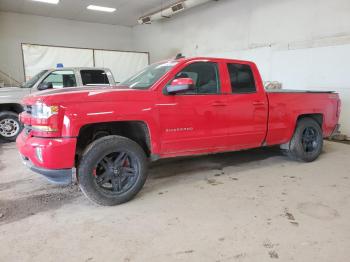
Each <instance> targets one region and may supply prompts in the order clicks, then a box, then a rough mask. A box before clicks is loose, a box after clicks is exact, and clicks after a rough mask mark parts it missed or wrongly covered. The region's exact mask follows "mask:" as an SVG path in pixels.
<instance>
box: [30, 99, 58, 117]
mask: <svg viewBox="0 0 350 262" xmlns="http://www.w3.org/2000/svg"><path fill="white" fill-rule="evenodd" d="M57 114H58V106H47V105H45V104H43V103H36V104H34V105H33V106H32V116H33V117H34V118H44V119H47V118H49V117H50V116H53V115H57Z"/></svg>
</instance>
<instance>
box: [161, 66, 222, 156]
mask: <svg viewBox="0 0 350 262" xmlns="http://www.w3.org/2000/svg"><path fill="white" fill-rule="evenodd" d="M222 67H223V64H221V63H219V62H214V61H190V62H189V63H187V64H186V65H185V66H184V67H183V68H182V69H180V70H179V71H178V72H176V75H175V77H174V78H188V77H189V78H192V80H193V82H194V83H195V90H191V91H188V92H186V93H181V94H176V95H170V94H166V92H165V90H166V86H165V87H164V89H163V94H161V96H160V97H159V99H158V101H157V102H158V103H157V104H156V106H157V107H158V109H159V117H160V119H159V123H160V127H161V139H160V141H161V151H162V154H163V155H177V154H179V153H180V152H181V154H186V153H187V154H190V153H191V152H196V151H197V152H208V151H210V150H211V149H212V148H214V147H221V146H223V145H224V144H225V143H226V140H225V138H226V135H227V130H226V127H227V122H226V121H225V119H223V118H224V117H226V108H225V106H226V104H227V101H226V96H225V95H223V94H222V93H221V82H222ZM174 78H172V79H171V81H172V80H173V79H174ZM171 81H169V83H168V84H170V83H171Z"/></svg>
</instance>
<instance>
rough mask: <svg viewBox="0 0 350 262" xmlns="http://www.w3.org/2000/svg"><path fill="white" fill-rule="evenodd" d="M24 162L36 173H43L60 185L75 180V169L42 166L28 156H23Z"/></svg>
mask: <svg viewBox="0 0 350 262" xmlns="http://www.w3.org/2000/svg"><path fill="white" fill-rule="evenodd" d="M22 161H23V164H24V165H25V166H26V167H28V168H29V169H30V170H32V171H33V172H35V173H38V174H40V175H43V176H44V177H46V178H47V179H48V180H49V181H50V182H52V183H54V184H58V185H69V184H71V183H72V182H73V176H74V175H75V169H74V168H70V169H46V168H42V167H37V166H34V165H33V163H32V162H31V161H30V160H29V159H28V158H27V157H24V156H22Z"/></svg>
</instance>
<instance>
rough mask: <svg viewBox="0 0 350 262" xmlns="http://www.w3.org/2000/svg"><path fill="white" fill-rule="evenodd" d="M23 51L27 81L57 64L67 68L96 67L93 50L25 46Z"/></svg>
mask: <svg viewBox="0 0 350 262" xmlns="http://www.w3.org/2000/svg"><path fill="white" fill-rule="evenodd" d="M22 50H23V59H24V72H25V77H26V80H28V79H30V78H32V77H33V76H34V75H35V74H37V73H38V72H40V71H41V70H43V69H49V68H55V67H56V66H57V64H63V66H65V67H92V66H94V60H93V59H94V58H93V50H92V49H80V48H69V47H55V46H43V45H31V44H23V45H22Z"/></svg>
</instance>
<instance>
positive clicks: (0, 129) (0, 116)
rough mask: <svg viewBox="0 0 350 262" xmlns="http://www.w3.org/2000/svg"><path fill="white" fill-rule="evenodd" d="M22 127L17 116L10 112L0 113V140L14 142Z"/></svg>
mask: <svg viewBox="0 0 350 262" xmlns="http://www.w3.org/2000/svg"><path fill="white" fill-rule="evenodd" d="M22 129H23V125H22V124H21V122H19V120H18V114H16V113H14V112H11V111H3V112H1V113H0V138H1V139H3V140H6V141H8V142H14V141H16V138H17V136H18V135H19V133H21V131H22Z"/></svg>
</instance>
